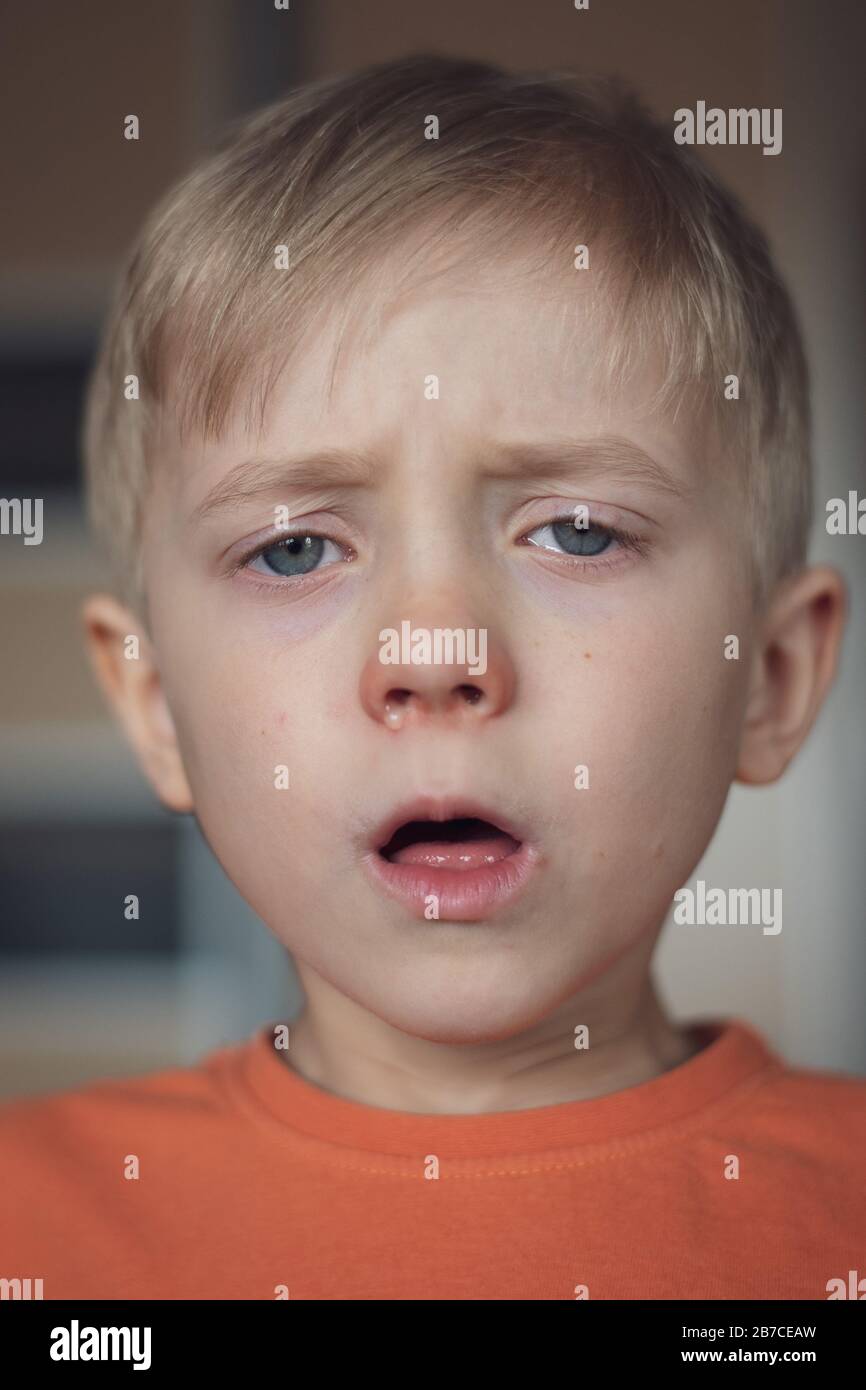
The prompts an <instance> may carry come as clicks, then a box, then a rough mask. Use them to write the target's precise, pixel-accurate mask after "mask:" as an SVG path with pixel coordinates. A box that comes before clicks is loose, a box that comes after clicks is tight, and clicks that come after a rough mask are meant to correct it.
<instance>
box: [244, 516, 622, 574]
mask: <svg viewBox="0 0 866 1390" xmlns="http://www.w3.org/2000/svg"><path fill="white" fill-rule="evenodd" d="M573 520H574V511H573V510H572V511H569V512H566V513H564V514H563V515H561V516H553V517H551V518H550V520H549V521H542V522H539V523H538V525H536V526H533V527H532V529H531V530H530V531H528V532H526V533H525V534H524V535H523V536H521V537H519V542H518V543H522V544H525V545H532V546H534V547H535V548H536V549H538V550H547V551H552V553H553V554H555V555H558V556H559V558H560V559H561V560H563V561H564V562H565V563H566V564H567V566H568V567H569V569H581V570H583V571H588V570H602V569H610V568H612V567H613V566H614V565H616V564H618V561H616V560H612V559H608V558H607V551H604V552H602V554H601V555H597V556H592V555H584V556H579V555H568V554H567V553H565V552H563V551H555V550H552V547H550V546H546V545H544V546H543V545H538V544H537V543H536V542H534V541H529V540H527V537H528V536H530V535H532V534H533V533H534V532H536V531H541V530H544V529H545V527H553V526H558V525H562V524H563V523H564V522H572V521H573ZM590 529H591V530H594V531H600V532H601V533H602V535H604V536H605V537H609V538H610V539H611V540H613V541H615V542H616V543H617V551H619V550H624V551H631V552H632V553H634V554H639V555H643V554H644V553H645V552H646V549H647V545H646V542H645V541H644V540H643V538H642V537H640V536H638V535H635V533H634V532H632V531H627V530H625V529H623V528H621V527H616V526H606V525H604V524H603V523H602V522H592V521H591V522H590ZM298 536H312V537H315V538H316V539H317V540H326V541H330V542H331V544H332V545H336V546H338V547H339V548H341V549H343V550H349V551H350V553H354V552H351V548H350V547H349V546H345V545H343V544H342V542H340V541H337V540H335V539H334V537H333V536H327V535H325V534H324V533H323V532H320V531H289V532H285V533H282V534H281V535H280V537H279V538H278V539H275V538H271V539H269V540H267V541H264V542H262V543H261V544H260V545H257V546H256V548H255V549H254V550H251V551H249V552H248V553H247V554H246V555H244V556H243V557H242V558H241V559H240V560H239V562H238V564H237V565H236V566H235V567H234V569H233V571H232V573H233V574H237V573H239V572H240V571H241V570H249V567H250V565H251V563H252V561H253V560H256V559H258V557H259V556H260V555H264V554H265V552H266V551H268V550H273V549H275V548H276V546H278V545H279V544H280V541H281V540H292V539H293V538H297V537H298ZM615 553H616V552H615ZM332 563H341V564H348V563H350V561H348V560H342V561H336V562H332ZM330 568H331V565H324V566H320V567H319V568H317V569H315V570H310V571H309V573H308V574H304V575H296V576H294V577H292V578H289V577H286V576H284V578H285V582H286V584H291V585H292V586H302V585H303V583H304V580H306V579H313V578H314V577H315V575H317V574H318V573H319V572H320V569H330ZM249 572H250V573H251V574H255V573H257V571H254V570H249ZM274 579H275V580H276V579H278V576H277V575H274ZM251 582H252V583H253V584H254V586H255V587H256V588H257V589H270V590H273V589H274V588H275V587H278V586H277V585H275V584H274V583H273V582H269V581H267V580H264V581H262V582H259V581H258V580H256V579H253V580H252V581H251Z"/></svg>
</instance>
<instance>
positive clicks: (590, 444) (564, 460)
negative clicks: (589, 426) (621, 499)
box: [484, 435, 693, 498]
mask: <svg viewBox="0 0 866 1390" xmlns="http://www.w3.org/2000/svg"><path fill="white" fill-rule="evenodd" d="M484 471H485V476H487V477H489V478H501V479H512V478H513V479H520V478H534V479H538V478H549V479H550V480H551V482H553V481H556V480H560V479H562V478H566V477H574V476H575V475H581V474H583V475H591V476H593V477H596V476H601V477H604V478H606V479H611V480H619V481H622V482H626V483H641V484H643V486H645V487H647V488H649V489H651V490H652V491H654V492H658V493H662V494H665V495H667V496H670V497H678V498H685V497H687V496H688V495H689V494H690V493H691V492H692V491H693V487H692V485H691V484H689V483H687V482H686V481H685V480H684V479H680V478H678V477H677V476H676V475H675V474H674V473H673V472H672V471H671V470H670V469H669V468H666V467H664V466H663V465H662V464H661V463H659V462H658V460H657V459H655V458H653V457H652V456H651V455H650V454H648V453H647V452H646V450H645V449H642V448H641V447H640V445H638V444H635V443H634V442H633V441H632V440H630V439H625V438H624V437H622V436H620V435H599V436H597V437H596V438H594V439H560V440H552V441H546V442H544V443H539V444H532V443H530V444H507V445H504V446H502V447H500V448H498V449H497V450H496V452H495V458H492V459H491V462H490V465H489V466H488V467H487V468H485V470H484Z"/></svg>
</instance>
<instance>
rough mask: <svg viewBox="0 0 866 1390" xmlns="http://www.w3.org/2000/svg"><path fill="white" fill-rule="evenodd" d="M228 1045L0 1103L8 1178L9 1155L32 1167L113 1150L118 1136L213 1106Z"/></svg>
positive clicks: (0, 1141) (159, 1128)
mask: <svg viewBox="0 0 866 1390" xmlns="http://www.w3.org/2000/svg"><path fill="white" fill-rule="evenodd" d="M235 1050H236V1049H234V1048H225V1049H220V1050H218V1051H215V1052H212V1053H210V1054H208V1055H207V1056H206V1057H204V1058H202V1060H201V1061H200V1062H198V1063H196V1064H194V1065H188V1066H175V1067H165V1068H161V1069H160V1070H158V1071H151V1072H147V1073H145V1074H143V1075H137V1076H136V1075H133V1076H127V1077H122V1078H113V1079H110V1080H95V1081H91V1082H88V1083H86V1084H85V1085H82V1086H78V1087H75V1088H71V1089H68V1090H62V1091H51V1092H48V1093H45V1094H40V1095H35V1096H24V1097H17V1098H13V1099H7V1100H5V1101H3V1102H0V1162H2V1165H3V1168H4V1172H5V1174H6V1177H7V1179H8V1177H9V1176H10V1165H14V1164H15V1161H16V1159H17V1160H20V1161H21V1162H22V1163H26V1164H28V1165H29V1164H34V1163H37V1164H38V1162H39V1160H40V1156H42V1157H43V1158H44V1159H45V1160H46V1161H51V1162H52V1163H56V1161H57V1160H58V1159H62V1158H63V1157H65V1156H68V1155H69V1154H70V1152H71V1151H72V1150H75V1149H81V1148H86V1149H87V1150H89V1151H90V1152H94V1151H95V1150H98V1149H99V1148H100V1147H102V1146H110V1147H112V1148H114V1147H115V1143H116V1141H118V1140H120V1139H121V1138H122V1136H124V1135H125V1136H127V1138H128V1139H129V1140H132V1139H133V1138H135V1137H137V1136H138V1135H139V1134H141V1133H142V1132H145V1131H147V1132H148V1133H150V1134H151V1135H154V1134H159V1133H160V1132H162V1133H167V1132H169V1131H170V1130H173V1129H175V1128H176V1127H177V1125H178V1124H179V1123H180V1122H181V1121H182V1120H184V1119H189V1118H190V1116H191V1115H195V1114H199V1115H202V1116H204V1115H206V1114H207V1113H208V1111H215V1110H218V1109H219V1108H220V1107H221V1104H223V1102H222V1095H221V1088H220V1087H219V1085H218V1077H217V1072H218V1069H219V1063H220V1062H221V1061H222V1060H224V1058H225V1057H226V1056H227V1055H228V1054H229V1053H230V1052H233V1051H235ZM22 1176H23V1173H22Z"/></svg>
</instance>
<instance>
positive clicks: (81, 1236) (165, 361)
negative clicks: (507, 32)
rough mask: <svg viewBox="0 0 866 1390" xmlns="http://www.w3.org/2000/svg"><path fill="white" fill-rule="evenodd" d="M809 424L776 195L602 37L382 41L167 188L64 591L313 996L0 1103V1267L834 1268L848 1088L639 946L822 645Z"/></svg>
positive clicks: (804, 1273) (865, 1125)
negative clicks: (576, 61) (483, 52)
mask: <svg viewBox="0 0 866 1390" xmlns="http://www.w3.org/2000/svg"><path fill="white" fill-rule="evenodd" d="M735 382H736V386H735V385H734V383H735ZM808 433H809V427H808V407H807V375H806V368H805V363H804V358H803V352H802V348H801V345H800V338H799V334H798V331H797V326H796V321H795V317H794V313H793V310H792V307H791V305H790V302H789V299H788V297H787V294H786V291H785V290H784V288H783V286H782V285H781V284H780V282H779V279H778V277H777V275H776V273H775V271H774V269H773V267H772V265H771V263H770V260H769V255H768V251H767V248H766V245H765V242H764V240H763V238H762V237H761V235H760V233H759V232H757V231H756V230H755V228H754V227H752V226H751V225H750V224H749V223H748V221H747V220H746V218H745V217H744V215H743V214H742V212H741V210H740V209H739V208H738V207H737V205H736V203H735V202H734V201H733V200H732V199H731V198H730V196H729V195H727V194H726V193H724V192H723V191H722V190H721V189H719V188H718V187H717V185H716V184H715V183H714V182H713V181H712V180H711V178H710V177H709V175H708V174H707V173H705V172H704V171H702V170H701V168H700V167H699V166H698V165H697V164H696V163H695V162H694V161H693V159H692V158H691V157H690V155H689V153H688V152H687V151H684V150H683V149H682V148H680V147H678V146H677V145H676V143H675V141H674V138H673V127H672V126H671V127H670V128H668V127H665V126H662V125H656V124H655V123H654V122H653V121H651V120H650V119H649V117H647V116H646V115H645V114H644V113H643V112H642V111H641V110H640V109H639V107H638V106H637V105H636V104H635V103H634V102H633V100H632V99H631V98H630V97H629V96H628V94H627V93H623V92H622V91H621V90H620V89H619V87H618V86H617V85H616V84H614V83H608V82H596V83H589V82H583V81H578V80H576V79H573V78H571V79H570V78H564V77H563V78H561V77H556V76H554V77H551V78H549V79H536V78H533V77H520V76H513V75H507V74H504V73H502V72H500V71H498V70H495V69H492V68H488V67H486V66H482V65H479V64H474V63H463V62H459V61H451V60H447V59H439V58H417V59H412V60H407V61H403V62H399V63H394V64H387V65H384V66H382V67H379V68H377V69H375V70H372V71H369V72H365V73H362V74H360V75H357V76H353V77H350V78H348V79H341V80H336V81H327V82H322V83H318V84H316V85H314V86H311V87H308V88H306V89H303V90H301V91H299V92H295V93H293V94H292V95H290V96H289V97H288V98H286V99H285V100H284V101H281V102H280V103H278V104H277V105H275V106H273V107H271V108H268V109H267V110H265V111H262V112H260V113H257V114H256V115H255V116H254V117H253V118H252V119H251V120H249V121H248V122H247V123H246V124H245V125H244V126H243V127H242V128H241V129H240V130H238V131H236V132H234V134H233V136H232V138H231V139H230V141H229V142H228V143H227V144H226V145H225V146H224V148H223V149H222V150H221V151H219V152H217V154H216V155H215V156H214V157H213V158H212V159H211V160H210V161H208V162H207V163H206V164H205V165H203V166H202V167H201V168H199V169H198V170H196V171H195V172H194V173H193V174H192V175H191V176H190V178H189V179H187V180H185V181H184V183H183V184H182V185H181V186H180V187H179V189H178V190H176V191H175V192H173V193H172V195H170V196H169V197H168V198H167V199H166V200H165V202H164V203H163V204H162V205H161V207H160V208H158V209H157V210H156V212H155V213H154V214H153V216H152V218H151V219H150V221H149V223H148V225H147V227H146V228H145V230H144V232H143V234H142V237H141V239H140V242H139V245H138V247H137V248H136V249H135V250H134V252H133V254H132V256H131V258H130V261H129V264H128V266H127V267H126V270H125V273H124V276H123V278H122V282H121V287H120V289H119V291H118V296H117V300H116V303H115V306H114V309H113V312H112V315H111V317H110V320H109V323H108V326H107V329H106V335H105V340H104V343H103V347H102V351H101V354H100V356H99V359H98V361H97V364H96V367H95V370H94V375H93V379H92V383H91V389H90V395H89V400H88V410H87V418H86V428H85V436H84V446H85V457H86V463H87V472H88V482H89V487H90V495H91V500H92V506H93V515H94V519H95V521H96V523H97V525H98V527H99V528H100V531H101V533H102V535H103V536H104V537H105V538H106V539H107V541H108V543H109V546H110V550H111V554H112V556H113V559H114V563H115V568H116V572H117V575H118V585H119V595H118V596H109V595H97V596H94V597H93V598H91V599H90V600H89V602H88V604H87V607H86V612H85V622H86V631H87V635H88V640H89V646H90V650H91V651H92V654H93V657H94V661H95V665H96V669H97V671H98V673H99V675H100V678H101V681H102V684H103V686H104V688H105V690H106V692H107V695H108V697H109V699H110V701H111V702H112V704H113V707H114V709H115V710H116V713H117V715H118V717H119V718H120V720H121V721H122V723H123V725H124V727H125V729H126V732H127V734H128V736H129V739H130V742H131V744H132V746H133V748H134V750H135V752H136V754H137V757H138V759H139V761H140V763H141V766H142V768H143V770H144V772H145V774H146V775H147V777H148V779H149V781H150V782H151V784H152V785H153V787H154V789H155V791H156V793H157V795H158V796H159V798H160V799H161V801H162V802H163V804H164V805H165V806H166V807H167V808H169V809H170V810H172V811H174V812H177V813H185V814H194V815H195V816H196V818H197V820H198V821H199V823H200V825H201V827H202V830H203V833H204V834H205V836H206V837H207V840H208V842H209V844H210V845H211V847H212V849H213V851H214V853H215V855H216V856H217V858H218V859H219V861H220V862H221V864H222V865H223V867H224V868H225V870H226V873H227V874H228V875H229V877H230V878H231V879H232V880H233V881H234V883H235V884H236V885H237V886H238V888H239V890H240V891H241V892H242V893H243V894H244V896H245V897H246V899H247V900H248V901H249V902H250V904H251V905H252V907H253V908H254V909H255V911H256V912H257V913H258V914H259V915H260V916H261V918H262V920H263V921H264V922H265V923H266V924H267V925H268V927H269V928H270V929H271V930H272V931H273V932H274V933H275V934H276V936H277V937H278V938H279V940H280V941H282V942H283V943H284V944H285V946H286V948H287V949H288V950H290V951H291V952H292V955H293V958H294V960H295V962H296V964H297V969H298V973H299V976H300V978H301V981H302V983H303V986H304V991H305V996H306V999H305V1006H304V1009H303V1011H302V1013H301V1015H300V1017H299V1018H297V1019H296V1020H294V1021H292V1023H291V1025H286V1024H283V1023H280V1022H275V1023H270V1024H268V1025H267V1026H264V1027H262V1029H261V1030H260V1031H259V1032H258V1033H257V1034H256V1035H255V1036H254V1037H252V1038H250V1039H247V1040H245V1041H242V1042H239V1043H237V1044H235V1045H232V1046H228V1047H224V1048H220V1049H218V1050H217V1051H216V1052H214V1053H212V1054H210V1055H209V1056H208V1057H205V1058H204V1059H202V1060H201V1062H200V1064H199V1065H198V1066H195V1067H190V1068H181V1067H178V1068H173V1069H169V1070H167V1071H162V1072H159V1073H156V1074H151V1075H149V1076H146V1077H138V1078H133V1079H130V1080H129V1081H126V1082H122V1083H119V1082H116V1081H112V1082H102V1083H97V1084H92V1085H90V1086H87V1087H85V1088H82V1089H79V1090H77V1091H73V1092H68V1093H61V1094H58V1095H55V1096H51V1097H48V1098H45V1097H42V1098H35V1099H30V1100H27V1101H18V1102H16V1103H14V1104H10V1105H7V1106H6V1107H4V1110H3V1112H2V1123H0V1136H2V1137H0V1153H2V1162H3V1177H4V1181H3V1184H2V1187H3V1199H2V1201H3V1207H4V1211H3V1225H2V1230H3V1242H2V1266H3V1267H2V1269H0V1274H2V1275H4V1276H6V1277H7V1278H10V1277H13V1276H16V1277H23V1276H25V1275H32V1276H37V1275H38V1276H40V1277H42V1278H43V1280H44V1296H45V1297H46V1298H79V1297H80V1298H112V1299H130V1298H149V1297H152V1298H160V1299H188V1298H208V1299H214V1298H230V1299H250V1298H253V1299H270V1298H285V1297H291V1298H296V1299H298V1298H299V1299H353V1298H361V1299H445V1298H456V1299H482V1298H491V1299H573V1298H587V1297H588V1298H593V1299H612V1298H629V1299H669V1298H677V1299H680V1298H681V1299H694V1298H720V1299H730V1298H755V1299H765V1298H806V1299H825V1298H828V1297H834V1296H836V1291H837V1289H838V1285H837V1283H836V1282H835V1281H838V1280H843V1281H847V1280H848V1276H849V1271H850V1270H852V1269H853V1270H857V1269H859V1268H862V1262H863V1258H864V1250H866V1205H864V1198H863V1195H862V1191H861V1190H859V1188H860V1184H859V1180H858V1174H859V1172H860V1164H861V1156H862V1153H863V1149H864V1144H866V1087H864V1083H863V1082H862V1081H858V1080H855V1079H852V1078H846V1077H844V1076H841V1075H835V1074H827V1073H821V1072H814V1071H808V1070H804V1069H793V1068H791V1067H789V1066H787V1065H786V1064H785V1062H784V1061H783V1060H782V1059H781V1058H779V1057H777V1056H776V1055H774V1054H773V1053H772V1052H771V1050H770V1049H769V1047H768V1046H767V1044H766V1042H765V1040H764V1039H763V1038H762V1037H761V1036H760V1035H759V1034H758V1033H757V1032H756V1031H755V1030H754V1029H753V1028H751V1027H750V1026H747V1025H746V1024H745V1023H743V1022H742V1021H740V1020H738V1019H727V1020H720V1019H702V1020H696V1021H695V1022H693V1023H692V1025H691V1026H681V1025H678V1024H676V1023H675V1022H674V1021H673V1020H672V1019H671V1018H670V1017H669V1016H668V1014H667V1012H666V1010H665V1008H664V1007H663V1004H662V1002H661V1000H660V998H659V996H658V994H657V992H656V989H655V985H654V982H653V979H652V976H651V973H650V963H651V957H652V953H653V949H654V946H655V942H656V938H657V935H658V932H659V930H660V927H661V925H662V923H663V920H664V918H665V916H666V913H667V911H668V909H669V907H670V904H671V901H672V898H673V895H674V893H675V892H676V891H677V890H678V889H679V888H680V887H681V886H682V885H683V884H686V883H688V881H689V878H690V875H691V874H692V871H693V870H694V868H695V866H696V865H697V863H698V861H699V860H700V858H701V856H702V855H703V852H704V850H705V848H706V846H707V844H708V842H709V840H710V838H711V836H712V834H713V831H714V829H715V826H716V824H717V822H718V819H719V816H720V814H721V811H722V808H723V805H724V802H725V799H726V797H727V793H728V790H729V787H730V785H731V782H732V781H733V780H734V779H737V780H739V781H741V782H746V783H755V784H765V783H769V782H772V781H774V780H775V779H776V778H778V777H779V776H780V775H781V774H782V772H783V771H784V769H785V767H786V765H787V764H788V762H789V761H790V760H791V758H792V757H793V756H794V754H795V753H796V751H797V750H798V748H799V747H800V745H801V744H802V742H803V740H804V739H805V737H806V735H807V733H808V731H809V728H810V726H811V724H812V722H813V720H814V718H815V716H816V714H817V712H818V710H819V709H820V706H821V704H822V701H823V699H824V697H825V695H826V693H827V690H828V687H829V686H830V684H831V681H832V678H833V675H834V671H835V667H836V661H837V652H838V648H839V643H840V637H841V630H842V627H843V619H844V607H845V599H844V589H843V585H842V582H841V580H840V579H839V577H838V576H837V575H836V574H835V572H833V571H831V570H828V569H825V568H808V567H806V565H805V547H806V537H807V530H808V523H809V507H810V477H809V468H810V463H809V442H808ZM131 636H135V637H136V638H137V639H138V642H137V649H136V644H130V643H129V641H128V639H129V638H130V637H131ZM130 650H131V652H132V657H131V659H129V656H128V654H129V652H130Z"/></svg>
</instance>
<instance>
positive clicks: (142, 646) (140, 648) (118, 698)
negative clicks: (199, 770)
mask: <svg viewBox="0 0 866 1390" xmlns="http://www.w3.org/2000/svg"><path fill="white" fill-rule="evenodd" d="M81 617H82V621H83V623H84V634H85V643H86V646H87V650H88V655H89V657H90V660H91V663H92V665H93V669H94V671H95V673H96V677H97V680H98V681H99V684H100V686H101V687H102V690H103V693H104V694H105V696H106V698H107V700H108V703H109V705H110V706H111V708H112V709H113V711H114V713H115V715H116V717H117V719H118V721H119V722H120V724H121V725H122V726H123V728H124V730H125V731H126V736H127V738H128V739H129V742H130V743H131V745H132V747H133V749H134V751H135V754H136V756H137V758H138V761H139V764H140V766H141V769H142V771H143V772H144V774H145V776H146V777H147V779H148V781H149V782H150V784H151V786H152V787H153V789H154V791H155V792H156V794H157V796H158V797H159V799H160V801H161V802H162V803H163V805H164V806H167V807H168V809H169V810H171V811H178V812H181V813H182V812H191V811H192V809H193V801H192V792H191V790H190V786H189V783H188V781H187V778H186V773H185V771H184V767H183V761H182V759H181V755H180V749H179V747H178V742H177V734H176V732H175V727H174V721H173V719H172V717H171V713H170V712H169V708H168V704H167V702H166V698H165V693H164V691H163V688H162V682H161V679H160V674H159V669H158V666H157V663H156V657H155V653H154V650H153V647H152V645H151V642H150V640H149V638H148V636H147V633H146V630H145V627H144V624H143V623H142V621H141V619H140V618H137V617H136V616H135V614H134V613H133V612H132V610H131V609H129V608H126V607H124V605H123V604H121V603H118V601H117V600H116V599H114V598H112V597H111V596H110V595H109V594H94V595H92V596H91V597H90V598H88V599H87V601H86V603H85V604H84V607H83V609H82V612H81Z"/></svg>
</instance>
